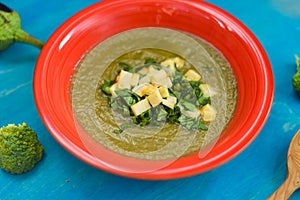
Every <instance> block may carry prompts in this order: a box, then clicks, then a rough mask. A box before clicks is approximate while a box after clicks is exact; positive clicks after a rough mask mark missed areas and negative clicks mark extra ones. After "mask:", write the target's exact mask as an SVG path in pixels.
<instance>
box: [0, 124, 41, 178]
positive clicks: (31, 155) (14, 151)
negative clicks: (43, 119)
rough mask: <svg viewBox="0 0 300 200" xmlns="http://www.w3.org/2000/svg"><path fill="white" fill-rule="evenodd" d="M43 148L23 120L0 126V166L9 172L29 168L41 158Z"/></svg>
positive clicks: (20, 171) (22, 170)
mask: <svg viewBox="0 0 300 200" xmlns="http://www.w3.org/2000/svg"><path fill="white" fill-rule="evenodd" d="M43 151H44V148H43V146H42V145H41V143H40V142H39V141H38V138H37V135H36V133H35V132H34V131H33V130H32V129H31V128H30V127H29V126H28V125H27V124H26V123H25V122H24V123H22V124H19V125H18V126H16V125H14V124H9V125H7V126H5V127H2V128H0V167H1V168H2V169H3V170H5V171H7V172H9V173H11V174H22V173H24V172H27V171H29V170H31V169H32V168H33V167H34V166H35V164H36V163H37V162H39V161H40V160H41V159H42V156H43Z"/></svg>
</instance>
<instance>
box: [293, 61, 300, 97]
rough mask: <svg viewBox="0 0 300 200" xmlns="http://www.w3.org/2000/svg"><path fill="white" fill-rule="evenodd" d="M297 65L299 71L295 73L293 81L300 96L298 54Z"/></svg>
mask: <svg viewBox="0 0 300 200" xmlns="http://www.w3.org/2000/svg"><path fill="white" fill-rule="evenodd" d="M295 58H296V65H297V72H296V73H295V74H294V76H293V79H292V83H293V86H294V89H295V91H296V92H297V93H298V95H299V96H300V58H299V57H298V56H297V55H296V56H295Z"/></svg>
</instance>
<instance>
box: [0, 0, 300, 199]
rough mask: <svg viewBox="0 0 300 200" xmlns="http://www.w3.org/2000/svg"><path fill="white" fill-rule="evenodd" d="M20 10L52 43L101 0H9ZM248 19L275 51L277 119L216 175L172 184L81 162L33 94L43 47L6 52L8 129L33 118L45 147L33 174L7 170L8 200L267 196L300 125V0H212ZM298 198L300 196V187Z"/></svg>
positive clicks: (0, 80)
mask: <svg viewBox="0 0 300 200" xmlns="http://www.w3.org/2000/svg"><path fill="white" fill-rule="evenodd" d="M2 2H3V3H4V4H6V5H8V6H10V7H11V8H13V9H15V10H17V11H18V12H19V14H20V15H21V18H22V27H23V29H25V30H26V31H27V32H29V33H30V34H32V35H34V36H36V37H37V38H39V39H41V40H43V41H46V40H47V39H48V38H49V36H50V35H51V34H52V33H53V32H54V31H55V29H56V28H57V27H58V26H59V25H60V24H62V23H63V22H64V21H65V20H66V19H67V18H69V17H70V16H72V15H73V14H75V13H76V12H78V11H79V10H81V9H83V8H85V7H86V6H89V5H91V4H93V3H95V2H97V1H96V0H85V1H83V0H81V1H80V0H73V1H58V0H52V1H41V0H31V1H17V0H3V1H2ZM208 2H210V3H212V4H215V5H217V6H219V7H221V8H223V9H224V10H226V11H228V12H229V13H231V14H232V15H234V16H235V17H237V18H238V19H239V20H241V21H242V22H243V23H244V24H245V25H246V26H248V28H250V30H251V31H252V32H253V33H254V34H255V35H256V36H257V38H258V39H259V40H260V42H261V43H262V45H263V46H264V48H265V50H266V52H267V53H268V55H269V58H270V61H271V64H272V68H273V72H274V79H275V97H274V103H273V106H272V110H271V113H270V116H269V118H268V120H267V123H266V124H265V126H264V128H263V129H262V131H261V133H260V134H259V136H258V137H257V138H256V140H255V141H254V142H253V143H252V144H251V145H250V146H249V147H248V148H247V149H246V150H244V151H243V152H242V153H241V154H240V155H238V156H237V157H235V158H234V159H232V160H231V161H229V162H228V163H226V164H225V165H223V166H221V167H219V168H217V169H214V170H212V171H210V172H207V173H204V174H201V175H197V176H194V177H190V178H184V179H179V180H171V181H141V180H133V179H128V178H123V177H119V176H115V175H111V174H108V173H105V172H102V171H99V170H97V169H94V168H92V167H90V166H89V165H87V164H85V163H83V162H81V161H79V160H78V159H77V158H75V157H73V156H72V155H71V154H70V153H68V152H67V151H65V150H64V149H63V148H62V147H61V146H60V145H58V143H57V142H56V141H55V140H54V139H53V138H52V137H51V135H50V134H49V132H48V131H47V130H46V128H45V126H44V125H43V123H42V121H41V119H40V117H39V115H38V112H37V109H36V106H35V103H34V98H33V91H32V78H33V72H34V67H35V62H36V60H37V57H38V55H39V50H38V49H36V48H35V47H31V46H28V45H25V44H15V45H13V46H11V47H10V48H9V49H8V50H6V51H4V52H0V126H3V125H7V124H8V123H21V122H23V121H26V122H27V123H28V124H29V125H30V126H31V127H32V128H33V129H34V130H36V132H37V133H38V136H39V139H40V141H41V143H42V144H43V146H44V148H45V156H44V159H43V160H42V161H41V162H40V163H39V164H38V165H37V166H36V167H35V168H34V169H33V170H32V171H30V172H28V173H25V174H23V175H10V174H8V173H5V172H3V171H0V199H1V200H13V199H16V200H19V199H21V200H22V199H109V200H113V199H122V200H124V199H130V200H131V199H139V200H140V199H149V200H153V199H157V200H158V199H193V200H194V199H201V200H205V199H209V200H210V199H212V200H215V199H222V200H227V199H228V200H234V199H238V200H239V199H241V200H254V199H255V200H256V199H266V198H267V197H268V196H269V195H270V194H271V193H272V192H273V191H274V190H275V189H276V188H277V187H278V186H279V185H280V184H281V183H282V182H283V181H284V179H285V176H286V154H287V150H288V146H289V142H290V140H291V138H292V137H293V135H294V133H295V132H296V131H297V130H298V129H299V128H300V98H298V97H297V95H296V93H295V92H294V91H293V88H292V84H291V78H292V76H293V74H294V73H295V69H296V66H295V59H294V55H295V54H299V55H300V11H299V8H300V1H299V0H243V1H234V0H227V1H223V0H209V1H208ZM291 199H300V191H298V192H295V193H294V195H293V196H292V197H291Z"/></svg>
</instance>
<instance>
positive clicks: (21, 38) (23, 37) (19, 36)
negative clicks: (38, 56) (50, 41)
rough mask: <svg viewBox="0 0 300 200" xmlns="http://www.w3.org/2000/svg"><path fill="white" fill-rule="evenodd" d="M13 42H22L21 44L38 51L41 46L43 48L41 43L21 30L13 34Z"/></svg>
mask: <svg viewBox="0 0 300 200" xmlns="http://www.w3.org/2000/svg"><path fill="white" fill-rule="evenodd" d="M15 40H16V41H17V42H23V43H27V44H31V45H33V46H36V47H37V48H39V49H41V48H43V46H44V43H43V42H41V41H40V40H38V39H36V38H34V37H32V36H31V35H29V34H28V33H26V32H25V31H23V30H22V29H20V30H18V31H17V32H16V33H15Z"/></svg>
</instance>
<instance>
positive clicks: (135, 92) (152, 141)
mask: <svg viewBox="0 0 300 200" xmlns="http://www.w3.org/2000/svg"><path fill="white" fill-rule="evenodd" d="M236 98H237V90H236V82H235V77H234V74H233V72H232V71H231V68H230V65H229V63H228V62H227V60H226V59H225V58H224V57H223V55H222V54H221V53H220V52H219V51H217V50H216V49H215V48H214V47H213V46H212V45H210V44H209V43H207V42H205V41H203V40H201V39H199V38H197V37H194V36H192V35H189V34H186V33H183V32H179V31H175V30H170V29H165V28H139V29H134V30H129V31H125V32H122V33H120V34H117V35H115V36H113V37H111V38H108V39H107V40H105V41H103V42H101V43H99V44H98V45H97V46H95V47H94V48H93V49H91V50H90V51H89V52H88V53H87V54H86V55H85V56H84V58H83V59H82V60H81V62H80V63H79V64H78V66H77V67H76V73H75V75H74V76H73V77H72V87H71V101H72V111H73V113H74V117H75V119H76V125H78V130H79V131H78V134H79V135H80V137H81V138H82V142H83V144H84V145H85V147H86V148H87V149H88V150H89V151H91V152H92V151H94V147H93V146H90V144H89V142H85V139H86V138H87V136H88V137H90V138H92V140H94V141H95V142H97V143H99V144H100V145H101V146H103V147H105V148H107V149H108V150H110V151H113V152H116V153H118V154H121V155H125V156H129V157H134V158H138V159H146V160H169V159H176V158H178V157H181V156H184V155H188V154H191V153H197V152H198V151H200V150H201V149H203V148H204V147H205V146H206V145H207V144H210V143H211V142H212V141H215V140H216V139H217V138H218V137H219V136H220V134H221V133H222V131H223V130H224V128H226V126H227V124H228V123H229V122H230V119H231V117H232V115H233V113H234V110H235V105H236ZM81 130H83V131H81ZM96 154H97V153H96Z"/></svg>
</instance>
